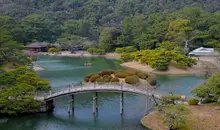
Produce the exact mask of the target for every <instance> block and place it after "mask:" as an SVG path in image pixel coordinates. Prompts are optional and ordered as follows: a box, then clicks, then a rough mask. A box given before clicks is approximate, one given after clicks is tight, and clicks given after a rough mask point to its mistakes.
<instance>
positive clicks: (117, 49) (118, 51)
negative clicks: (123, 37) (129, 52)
mask: <svg viewBox="0 0 220 130" xmlns="http://www.w3.org/2000/svg"><path fill="white" fill-rule="evenodd" d="M115 52H116V53H122V52H124V49H123V48H116V49H115Z"/></svg>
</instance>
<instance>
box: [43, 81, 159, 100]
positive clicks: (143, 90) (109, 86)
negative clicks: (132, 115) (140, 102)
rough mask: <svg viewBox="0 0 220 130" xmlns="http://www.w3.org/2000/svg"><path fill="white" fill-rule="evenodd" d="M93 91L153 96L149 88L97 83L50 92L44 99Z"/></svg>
mask: <svg viewBox="0 0 220 130" xmlns="http://www.w3.org/2000/svg"><path fill="white" fill-rule="evenodd" d="M95 89H101V90H104V89H108V90H119V91H120V90H121V91H128V92H136V93H141V94H144V95H154V94H155V89H154V88H149V87H140V86H137V85H129V84H126V83H122V82H121V83H106V82H101V83H100V82H99V83H97V82H96V83H93V84H92V83H90V84H85V85H77V86H76V85H67V86H65V87H63V88H61V89H60V90H57V91H53V92H52V91H50V92H49V93H47V96H46V97H45V98H49V97H53V96H57V95H61V94H66V93H70V92H74V91H83V90H95ZM157 97H160V95H159V94H157Z"/></svg>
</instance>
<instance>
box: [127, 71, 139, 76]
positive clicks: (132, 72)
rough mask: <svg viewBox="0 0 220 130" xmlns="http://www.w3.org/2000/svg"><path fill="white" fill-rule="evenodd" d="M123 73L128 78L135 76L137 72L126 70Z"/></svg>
mask: <svg viewBox="0 0 220 130" xmlns="http://www.w3.org/2000/svg"><path fill="white" fill-rule="evenodd" d="M125 73H126V74H127V75H128V76H132V75H136V74H137V71H136V70H126V71H125Z"/></svg>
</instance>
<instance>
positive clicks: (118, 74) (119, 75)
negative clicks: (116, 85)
mask: <svg viewBox="0 0 220 130" xmlns="http://www.w3.org/2000/svg"><path fill="white" fill-rule="evenodd" d="M126 76H127V74H126V73H123V72H118V73H116V74H115V77H118V78H125V77H126Z"/></svg>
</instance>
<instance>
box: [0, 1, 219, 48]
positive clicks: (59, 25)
mask: <svg viewBox="0 0 220 130" xmlns="http://www.w3.org/2000/svg"><path fill="white" fill-rule="evenodd" d="M0 4H1V5H2V6H0V15H1V17H0V25H1V27H0V29H1V38H0V42H1V43H5V42H7V41H16V42H18V43H23V44H28V43H31V42H34V41H40V42H41V41H45V42H51V43H55V42H56V43H58V44H82V43H86V45H91V44H92V46H94V45H93V44H95V46H96V47H98V46H99V47H100V48H102V49H104V50H105V51H114V49H115V48H116V47H124V46H129V45H132V46H135V47H136V48H137V49H154V48H156V47H157V46H158V45H159V44H160V43H161V42H163V41H171V42H177V43H178V44H181V45H182V46H185V45H186V44H187V45H189V47H190V49H193V48H196V47H198V46H213V45H214V46H216V45H219V38H220V37H219V30H220V22H219V21H220V13H219V12H217V11H218V10H219V9H220V3H219V2H218V0H212V1H210V0H147V1H144V0H129V1H128V0H120V1H119V0H16V1H14V0H8V1H0ZM85 41H86V42H85ZM88 47H89V46H87V48H88Z"/></svg>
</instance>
